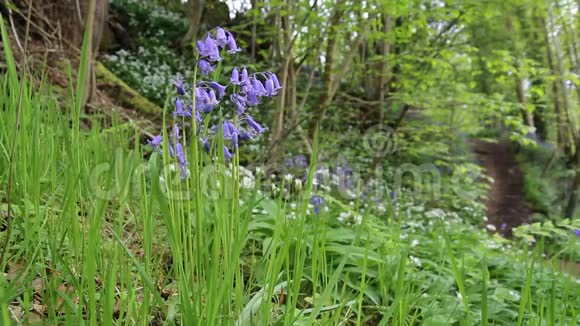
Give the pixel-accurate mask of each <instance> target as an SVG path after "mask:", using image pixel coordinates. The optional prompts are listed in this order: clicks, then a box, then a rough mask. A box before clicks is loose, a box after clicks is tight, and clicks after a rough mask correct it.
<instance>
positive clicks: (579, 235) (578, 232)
mask: <svg viewBox="0 0 580 326" xmlns="http://www.w3.org/2000/svg"><path fill="white" fill-rule="evenodd" d="M574 234H575V235H576V236H577V237H580V229H577V230H576V231H574Z"/></svg>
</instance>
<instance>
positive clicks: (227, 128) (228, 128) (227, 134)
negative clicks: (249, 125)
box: [222, 120, 240, 149]
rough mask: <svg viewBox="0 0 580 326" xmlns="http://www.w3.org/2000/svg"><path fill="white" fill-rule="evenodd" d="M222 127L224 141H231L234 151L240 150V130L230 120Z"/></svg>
mask: <svg viewBox="0 0 580 326" xmlns="http://www.w3.org/2000/svg"><path fill="white" fill-rule="evenodd" d="M222 126H223V131H222V132H223V136H224V139H229V140H231V141H232V144H233V147H234V149H236V148H238V136H239V135H240V131H239V130H238V128H236V126H235V125H234V123H233V122H232V121H230V120H225V121H224V122H223V124H222Z"/></svg>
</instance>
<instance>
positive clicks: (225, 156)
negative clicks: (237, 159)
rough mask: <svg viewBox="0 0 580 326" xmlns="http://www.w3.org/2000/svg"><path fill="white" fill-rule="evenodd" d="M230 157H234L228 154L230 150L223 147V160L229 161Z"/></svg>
mask: <svg viewBox="0 0 580 326" xmlns="http://www.w3.org/2000/svg"><path fill="white" fill-rule="evenodd" d="M232 157H234V156H233V155H232V153H230V150H229V149H228V147H227V146H225V145H224V159H225V160H226V161H229V160H231V159H232Z"/></svg>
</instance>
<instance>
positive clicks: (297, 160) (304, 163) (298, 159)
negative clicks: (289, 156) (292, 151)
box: [294, 155, 308, 168]
mask: <svg viewBox="0 0 580 326" xmlns="http://www.w3.org/2000/svg"><path fill="white" fill-rule="evenodd" d="M294 164H296V167H298V168H305V167H308V159H307V158H306V156H305V155H296V156H295V157H294Z"/></svg>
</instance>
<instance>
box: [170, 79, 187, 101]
mask: <svg viewBox="0 0 580 326" xmlns="http://www.w3.org/2000/svg"><path fill="white" fill-rule="evenodd" d="M171 83H173V86H175V89H176V90H177V94H179V95H182V96H183V95H185V93H186V89H185V84H184V83H183V79H182V78H181V76H177V77H175V78H174V79H172V80H171Z"/></svg>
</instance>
